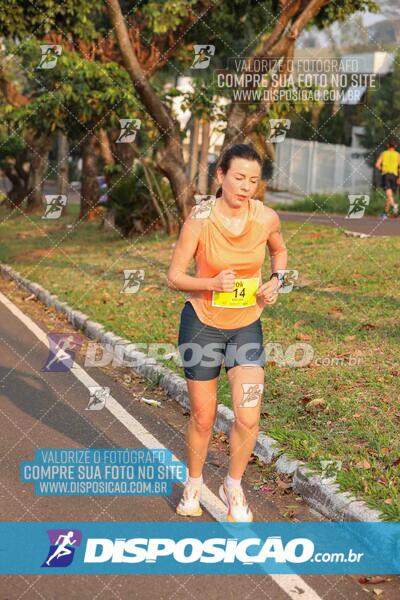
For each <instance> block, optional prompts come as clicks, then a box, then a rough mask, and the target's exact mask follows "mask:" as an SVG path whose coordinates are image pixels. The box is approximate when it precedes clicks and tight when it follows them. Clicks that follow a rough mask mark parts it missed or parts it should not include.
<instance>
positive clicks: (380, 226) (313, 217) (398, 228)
mask: <svg viewBox="0 0 400 600" xmlns="http://www.w3.org/2000/svg"><path fill="white" fill-rule="evenodd" d="M277 212H278V215H279V217H280V218H281V220H282V221H294V222H297V223H315V224H318V225H330V226H331V227H338V228H340V229H343V230H344V232H345V233H349V235H350V234H353V235H356V236H359V237H364V236H378V235H379V236H396V235H400V217H398V218H395V219H393V218H389V219H384V220H383V219H381V218H380V217H371V216H365V217H362V219H348V218H347V217H345V216H344V215H336V214H331V213H322V214H321V213H319V214H315V213H312V212H285V211H281V210H278V211H277Z"/></svg>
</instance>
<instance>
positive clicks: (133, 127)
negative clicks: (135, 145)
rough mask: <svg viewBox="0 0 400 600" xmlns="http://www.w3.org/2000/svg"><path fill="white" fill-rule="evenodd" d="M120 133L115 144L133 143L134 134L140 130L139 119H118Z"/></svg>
mask: <svg viewBox="0 0 400 600" xmlns="http://www.w3.org/2000/svg"><path fill="white" fill-rule="evenodd" d="M119 123H120V126H121V133H120V134H119V136H118V139H117V140H116V141H115V143H116V144H130V143H131V142H134V141H135V138H136V134H137V132H138V131H139V129H140V124H141V121H140V119H120V120H119Z"/></svg>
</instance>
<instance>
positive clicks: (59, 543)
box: [41, 529, 82, 567]
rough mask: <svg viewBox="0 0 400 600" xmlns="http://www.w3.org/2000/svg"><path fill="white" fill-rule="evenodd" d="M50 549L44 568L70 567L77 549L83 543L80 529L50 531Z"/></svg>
mask: <svg viewBox="0 0 400 600" xmlns="http://www.w3.org/2000/svg"><path fill="white" fill-rule="evenodd" d="M47 534H48V536H49V539H50V548H49V552H48V554H47V557H46V560H45V561H44V563H43V564H42V565H41V566H42V567H68V566H69V565H70V564H71V563H72V561H73V559H74V554H75V548H74V546H75V547H79V546H80V545H81V541H82V532H81V531H79V529H71V530H70V531H68V529H48V531H47Z"/></svg>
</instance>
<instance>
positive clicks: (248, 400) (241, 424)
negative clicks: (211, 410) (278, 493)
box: [228, 365, 264, 479]
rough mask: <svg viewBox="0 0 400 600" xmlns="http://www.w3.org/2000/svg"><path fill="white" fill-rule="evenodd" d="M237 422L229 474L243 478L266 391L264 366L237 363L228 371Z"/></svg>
mask: <svg viewBox="0 0 400 600" xmlns="http://www.w3.org/2000/svg"><path fill="white" fill-rule="evenodd" d="M228 381H229V385H230V389H231V395H232V403H233V410H234V413H235V422H234V424H233V426H232V429H231V433H230V440H229V442H230V459H229V475H230V476H231V477H232V478H233V479H241V477H242V475H243V473H244V472H245V470H246V467H247V464H248V462H249V460H250V457H251V453H252V452H253V450H254V446H255V444H256V440H257V434H258V431H259V422H260V412H261V405H262V402H263V395H264V394H263V392H264V369H263V367H259V366H251V365H237V366H236V367H232V368H231V369H229V370H228Z"/></svg>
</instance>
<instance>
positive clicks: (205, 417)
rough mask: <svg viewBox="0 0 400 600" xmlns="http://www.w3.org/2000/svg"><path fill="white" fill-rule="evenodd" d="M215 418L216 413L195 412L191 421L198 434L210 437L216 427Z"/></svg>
mask: <svg viewBox="0 0 400 600" xmlns="http://www.w3.org/2000/svg"><path fill="white" fill-rule="evenodd" d="M215 416H216V415H215V411H212V412H210V411H195V412H192V414H191V417H190V420H191V421H192V423H193V426H194V427H195V429H196V431H197V432H198V433H202V434H204V435H208V434H209V433H210V432H211V431H212V429H213V427H214V422H215Z"/></svg>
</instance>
